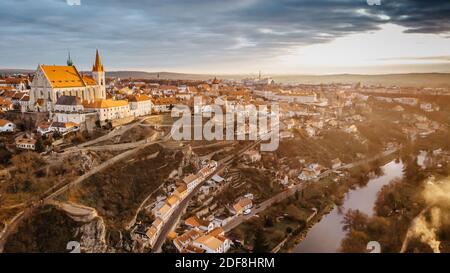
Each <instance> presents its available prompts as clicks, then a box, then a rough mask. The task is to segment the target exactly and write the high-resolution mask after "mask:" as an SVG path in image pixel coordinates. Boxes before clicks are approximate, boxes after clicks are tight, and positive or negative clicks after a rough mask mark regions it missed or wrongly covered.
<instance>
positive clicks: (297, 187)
mask: <svg viewBox="0 0 450 273" xmlns="http://www.w3.org/2000/svg"><path fill="white" fill-rule="evenodd" d="M399 149H400V147H398V148H393V149H390V150H387V151H384V152H382V153H380V154H379V155H376V156H374V157H371V158H367V159H362V160H359V161H356V162H352V163H349V164H346V165H343V166H340V167H337V168H334V169H330V170H327V171H325V172H323V173H322V174H320V175H319V176H318V177H316V178H314V179H312V180H310V181H305V182H303V183H299V184H295V185H294V186H293V187H292V188H288V189H286V190H284V191H282V192H280V193H278V194H276V195H274V196H273V197H271V198H269V199H267V200H265V201H263V202H262V203H260V204H258V205H257V206H255V207H254V208H253V209H252V212H251V213H250V214H248V215H240V216H238V217H236V218H234V219H233V220H231V221H230V222H228V223H227V224H226V225H225V226H223V229H224V231H225V232H228V231H230V230H232V229H233V228H235V227H237V226H238V225H240V224H241V223H242V222H244V221H246V220H248V219H250V218H252V217H254V216H255V215H257V214H258V213H260V212H262V211H264V210H265V209H267V208H268V207H270V206H271V205H273V204H275V203H278V202H281V201H283V200H285V199H286V198H289V197H291V196H293V195H294V194H295V193H296V192H297V191H300V190H302V189H304V188H305V187H306V186H307V185H308V184H309V183H311V181H316V180H319V179H322V178H324V177H327V176H328V175H330V174H331V173H332V172H334V171H339V170H344V169H351V168H353V167H356V166H359V165H362V164H366V163H369V162H372V161H375V160H378V159H381V158H384V157H386V156H389V155H391V154H393V153H395V152H397V151H398V150H399Z"/></svg>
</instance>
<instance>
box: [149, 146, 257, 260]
mask: <svg viewBox="0 0 450 273" xmlns="http://www.w3.org/2000/svg"><path fill="white" fill-rule="evenodd" d="M259 143H261V141H260V140H258V141H256V142H255V143H252V144H250V145H248V146H247V147H245V148H243V149H242V150H241V151H239V152H238V153H236V154H234V155H229V156H227V157H226V158H223V159H221V160H220V161H219V162H218V166H217V168H216V170H214V172H213V173H211V174H210V175H209V176H207V177H206V178H205V179H203V180H202V181H201V182H200V183H199V184H198V185H197V186H196V187H195V188H194V189H193V190H192V191H191V192H190V193H189V194H188V195H187V196H186V197H185V198H184V199H183V200H182V201H181V202H180V204H179V205H178V206H177V207H176V209H175V210H174V211H173V212H172V214H171V215H170V216H169V219H168V220H167V221H166V222H165V223H164V225H163V227H162V229H161V232H160V233H159V235H158V238H157V239H156V242H155V244H154V246H153V250H152V252H161V246H162V245H163V243H164V242H165V240H166V237H167V235H168V234H169V232H170V231H171V230H172V229H173V228H174V227H175V225H176V224H177V222H178V220H179V218H180V217H181V215H182V214H183V212H184V210H185V209H186V207H187V205H188V203H189V200H191V198H192V197H193V196H194V195H195V194H197V191H198V189H200V187H201V186H202V185H203V184H204V183H205V181H208V180H209V179H211V177H213V176H214V175H216V174H218V173H220V172H222V171H223V170H224V169H225V168H226V167H227V166H228V165H229V164H230V163H231V162H232V160H233V159H235V158H237V157H239V156H241V155H242V154H243V153H245V152H246V151H248V150H250V149H252V148H254V147H255V146H256V145H258V144H259Z"/></svg>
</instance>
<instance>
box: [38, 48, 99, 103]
mask: <svg viewBox="0 0 450 273" xmlns="http://www.w3.org/2000/svg"><path fill="white" fill-rule="evenodd" d="M67 64H68V65H67V66H56V65H39V66H38V68H37V70H36V73H35V76H34V78H33V81H32V83H31V91H30V105H31V108H32V110H35V111H51V110H53V108H54V106H55V103H56V101H57V100H58V98H59V97H60V96H77V97H79V98H80V99H81V100H82V101H88V102H93V101H95V100H98V99H106V87H105V71H104V69H103V64H102V63H101V60H100V55H99V53H98V50H97V53H96V58H95V63H94V66H93V67H92V73H91V76H88V75H81V73H79V72H78V70H77V68H76V67H75V66H73V65H72V63H71V60H70V59H69V60H68V63H67Z"/></svg>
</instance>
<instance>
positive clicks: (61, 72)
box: [41, 65, 86, 88]
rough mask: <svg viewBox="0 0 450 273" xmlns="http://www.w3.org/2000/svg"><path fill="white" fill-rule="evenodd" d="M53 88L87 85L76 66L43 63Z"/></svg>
mask: <svg viewBox="0 0 450 273" xmlns="http://www.w3.org/2000/svg"><path fill="white" fill-rule="evenodd" d="M41 68H42V71H44V74H45V75H46V76H47V78H48V80H49V81H50V84H51V85H52V87H53V88H68V87H84V86H86V85H85V83H84V81H83V79H82V78H81V76H80V74H79V73H78V71H77V69H76V68H75V66H57V65H41Z"/></svg>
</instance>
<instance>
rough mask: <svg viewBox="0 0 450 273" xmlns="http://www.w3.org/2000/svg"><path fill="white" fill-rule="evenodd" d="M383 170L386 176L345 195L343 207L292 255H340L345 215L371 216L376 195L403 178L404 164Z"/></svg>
mask: <svg viewBox="0 0 450 273" xmlns="http://www.w3.org/2000/svg"><path fill="white" fill-rule="evenodd" d="M419 160H420V159H419ZM382 170H383V175H381V176H379V177H376V178H373V179H370V180H369V182H368V183H367V185H366V186H365V187H363V188H357V189H354V190H350V191H349V192H348V193H347V194H346V195H345V200H344V203H343V205H342V206H341V207H335V208H334V209H333V210H332V211H331V212H330V213H329V214H327V215H325V216H324V217H323V218H322V220H321V221H320V222H319V223H317V224H315V225H314V226H313V227H312V228H311V229H310V230H309V231H308V234H307V235H306V237H305V239H304V240H303V241H302V242H301V243H300V244H298V245H297V246H296V247H295V248H294V249H293V251H292V252H294V253H333V252H337V251H338V250H339V248H340V246H341V241H342V239H343V238H344V237H345V232H344V231H343V230H342V226H343V224H342V221H343V219H344V215H345V213H346V212H347V211H348V210H349V209H358V210H360V211H361V212H364V213H366V214H368V215H372V214H373V207H374V204H375V201H376V198H377V193H378V192H379V191H380V190H381V188H382V187H383V186H384V185H387V184H389V183H390V182H391V181H392V180H393V179H395V178H401V177H402V176H403V173H402V170H403V164H402V163H401V162H400V163H396V162H395V160H394V161H391V162H389V163H388V164H386V165H384V166H383V167H382Z"/></svg>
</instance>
